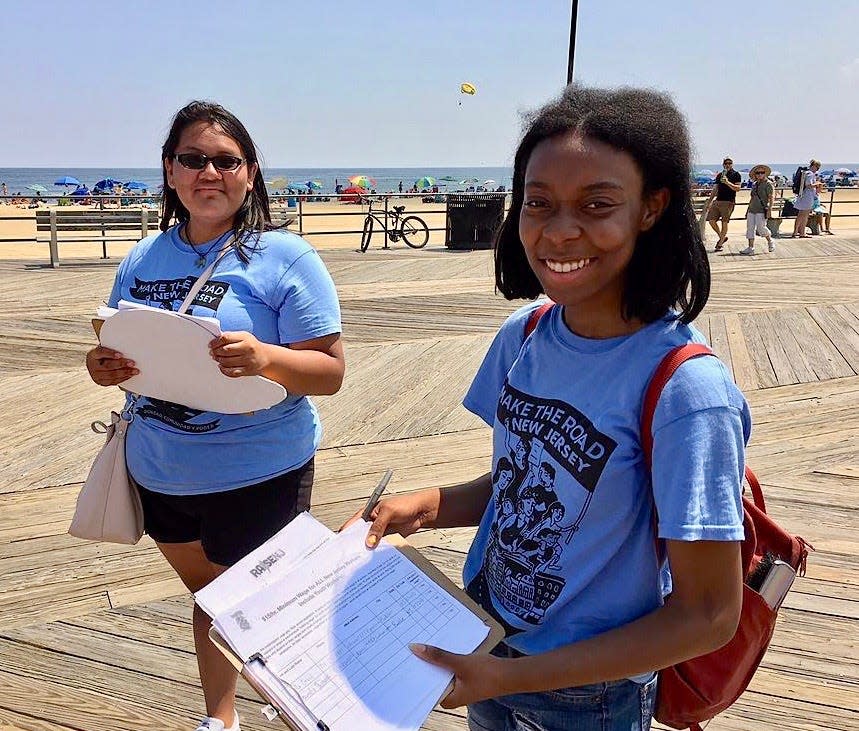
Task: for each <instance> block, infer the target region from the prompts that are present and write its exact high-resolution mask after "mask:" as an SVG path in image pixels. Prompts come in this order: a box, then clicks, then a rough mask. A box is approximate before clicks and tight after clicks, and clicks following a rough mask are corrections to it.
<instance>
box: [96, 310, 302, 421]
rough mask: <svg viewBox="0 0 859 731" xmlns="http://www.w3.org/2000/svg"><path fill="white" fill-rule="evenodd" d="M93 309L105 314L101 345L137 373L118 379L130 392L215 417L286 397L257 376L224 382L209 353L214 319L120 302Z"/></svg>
mask: <svg viewBox="0 0 859 731" xmlns="http://www.w3.org/2000/svg"><path fill="white" fill-rule="evenodd" d="M110 310H111V308H107V307H103V308H99V309H98V311H97V313H100V316H102V315H107V316H106V317H105V318H104V323H103V324H102V326H101V330H100V331H99V340H100V341H101V344H102V345H104V346H105V347H108V348H113V349H114V350H117V351H119V352H120V353H122V354H123V355H124V356H125V357H127V358H129V359H130V360H133V361H134V363H135V365H136V367H137V368H138V370H139V371H140V373H138V374H137V375H135V376H132V377H131V378H129V379H127V380H125V381H123V383H122V388H123V389H124V390H126V391H131V392H132V393H137V394H141V395H143V396H149V397H151V398H157V399H161V400H162V401H170V402H172V403H177V404H182V405H183V406H187V407H189V408H191V409H199V410H201V411H214V412H218V413H221V414H243V413H247V412H251V411H257V410H262V409H268V408H270V407H272V406H274V405H275V404H277V403H279V402H281V401H282V400H283V399H284V398H286V395H287V394H286V389H285V388H284V387H283V386H282V385H280V384H279V383H276V382H274V381H271V380H269V379H268V378H264V377H263V376H242V377H240V378H230V377H228V376H225V375H224V374H223V373H221V371H220V369H219V367H218V364H217V362H216V361H215V360H214V359H213V358H212V356H211V354H210V353H209V343H210V342H211V341H212V340H213V339H214V338H216V337H218V336H220V334H221V326H220V323H219V322H218V320H216V319H215V318H212V317H197V316H194V315H187V314H182V315H180V314H178V313H176V312H172V311H170V310H162V309H159V308H157V307H150V306H149V305H142V304H138V303H135V302H128V301H126V300H120V302H119V308H118V309H117V310H116V311H115V312H113V313H112V314H110Z"/></svg>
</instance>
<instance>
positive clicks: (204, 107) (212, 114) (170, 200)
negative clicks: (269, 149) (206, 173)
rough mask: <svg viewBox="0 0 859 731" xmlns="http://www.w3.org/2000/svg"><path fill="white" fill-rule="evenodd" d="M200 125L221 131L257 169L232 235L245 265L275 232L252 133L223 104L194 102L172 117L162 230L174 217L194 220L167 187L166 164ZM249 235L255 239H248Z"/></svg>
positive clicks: (163, 154)
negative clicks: (186, 133) (263, 239)
mask: <svg viewBox="0 0 859 731" xmlns="http://www.w3.org/2000/svg"><path fill="white" fill-rule="evenodd" d="M197 122H208V123H209V124H213V125H217V126H218V127H220V128H221V129H222V130H223V131H224V133H225V134H227V135H229V136H230V137H232V138H233V139H234V140H235V141H236V144H238V146H239V147H240V148H241V150H242V155H243V156H244V158H245V161H246V162H245V164H246V165H248V166H250V165H254V164H255V165H256V174H255V175H254V180H253V183H254V185H253V189H252V190H250V191H248V193H247V194H246V195H245V200H244V202H243V203H242V205H241V207H240V208H239V210H238V211H236V215H235V217H234V219H233V233H234V235H235V236H234V239H233V242H232V246H233V247H234V248H235V250H236V254H237V255H238V257H239V258H240V259H241V260H242V261H244V262H247V261H248V260H249V258H250V252H251V251H253V250H254V249H255V248H256V246H257V245H258V241H259V234H261V233H262V232H263V231H268V230H270V229H272V228H274V226H272V223H271V211H270V210H269V203H268V193H267V192H266V189H265V181H264V180H263V177H262V166H261V165H260V164H259V156H258V155H257V149H256V145H254V141H253V140H252V139H251V136H250V133H249V132H248V131H247V129H245V126H244V125H243V124H242V123H241V122H240V121H239V119H238V117H236V115H234V114H233V113H232V112H230V111H229V110H227V109H224V107H222V106H221V105H220V104H215V103H214V102H207V101H193V102H190V103H189V104H186V105H185V106H184V107H182V108H181V109H180V110H179V111H178V112H176V116H175V117H173V122H172V123H171V124H170V132H169V133H168V135H167V139H166V140H165V141H164V145H163V146H162V147H161V173H162V176H163V178H164V188H163V193H162V195H163V198H162V204H161V223H160V228H161V230H162V231H166V230H167V229H168V228H170V226H171V225H172V221H173V218H174V217H175V219H176V221H178V222H179V223H183V222H186V221H188V219H189V218H190V217H191V214H190V213H189V212H188V209H187V208H185V206H184V205H183V204H182V201H180V200H179V196H178V195H177V194H176V191H175V190H174V189H173V188H171V187H170V186H169V185H168V184H167V165H166V164H165V161H166V160H173V159H174V156H175V154H176V147H177V146H178V144H179V139H180V138H181V137H182V132H184V131H185V129H186V128H187V127H189V126H190V125H192V124H196V123H197ZM248 234H256V235H255V236H248Z"/></svg>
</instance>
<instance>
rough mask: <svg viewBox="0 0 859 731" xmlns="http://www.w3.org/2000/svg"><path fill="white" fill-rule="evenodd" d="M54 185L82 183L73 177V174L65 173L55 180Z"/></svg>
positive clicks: (76, 184)
mask: <svg viewBox="0 0 859 731" xmlns="http://www.w3.org/2000/svg"><path fill="white" fill-rule="evenodd" d="M54 185H75V186H78V185H82V183H81V181H80V180H78V179H77V178H73V177H72V176H71V175H63V177H62V178H59V179H58V180H55V181H54Z"/></svg>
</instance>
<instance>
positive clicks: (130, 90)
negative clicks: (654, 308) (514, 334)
mask: <svg viewBox="0 0 859 731" xmlns="http://www.w3.org/2000/svg"><path fill="white" fill-rule="evenodd" d="M570 4H571V3H570V2H569V1H568V0H563V1H561V0H529V1H525V0H426V1H425V2H415V1H413V0H400V1H399V2H389V1H388V0H371V1H369V2H367V1H357V0H348V1H344V0H318V1H315V0H301V1H300V2H293V1H290V2H285V1H284V2H280V1H279V2H263V1H261V0H242V1H241V2H240V1H238V0H233V1H232V2H226V1H222V0H172V1H171V2H164V1H163V0H159V1H157V2H156V1H152V2H149V1H147V0H130V1H129V0H119V2H104V1H103V0H99V1H97V2H93V1H91V0H62V1H55V0H40V1H39V2H15V3H11V2H10V3H4V4H3V7H2V10H0V37H2V39H3V41H2V45H0V58H2V68H3V69H4V71H3V73H2V79H3V81H2V87H0V88H2V91H3V94H4V97H5V99H4V104H3V112H2V115H0V167H30V166H69V167H73V166H87V167H91V166H128V167H156V166H157V165H158V150H159V148H160V145H161V143H162V141H163V137H164V135H165V133H166V130H167V127H168V124H169V120H170V117H171V115H172V114H173V112H175V110H176V109H177V108H179V107H180V106H181V105H182V104H184V103H185V102H186V101H188V100H190V99H192V98H209V99H215V100H217V101H219V102H221V103H222V104H224V105H225V106H227V107H228V108H230V109H232V110H233V111H234V112H235V113H236V114H237V115H238V116H239V117H240V118H241V119H242V120H243V121H244V122H245V124H246V125H247V127H248V128H249V129H250V131H251V133H252V135H253V136H254V138H255V140H256V142H257V144H258V146H259V147H260V149H261V151H262V153H263V156H264V159H265V161H266V163H267V165H268V166H270V167H334V166H373V167H383V166H420V165H434V166H448V165H461V166H476V165H507V164H510V163H511V160H512V154H513V150H514V147H515V143H516V141H517V138H518V135H519V132H520V122H521V119H520V115H521V112H522V111H524V110H528V109H531V108H533V107H535V106H537V105H539V104H540V103H542V102H543V101H545V100H547V99H548V98H550V97H551V96H553V95H555V94H556V93H558V92H559V90H560V89H561V87H562V85H563V83H564V82H565V79H566V70H567V48H568V41H569V19H570ZM735 8H736V9H735ZM857 31H859V1H857V0H828V1H827V2H824V3H811V2H807V1H805V0H755V1H749V2H744V3H742V4H739V3H738V4H736V5H734V4H731V3H716V4H714V3H706V2H700V3H696V2H689V1H688V0H650V1H649V2H639V1H638V0H580V3H579V25H578V40H577V48H576V78H577V79H578V80H581V81H583V82H586V83H592V84H599V85H612V86H613V85H619V84H636V85H645V86H653V87H657V88H660V89H663V90H666V91H669V92H670V93H672V94H673V95H674V96H675V98H676V99H677V101H678V102H679V104H680V106H681V107H682V108H683V110H684V111H685V112H686V114H687V116H688V119H689V122H690V126H691V129H692V134H693V138H694V141H695V146H696V159H697V160H698V161H699V162H715V161H719V160H721V158H722V157H723V155H724V154H730V155H732V156H733V157H734V158H735V160H737V161H738V162H739V161H744V162H754V161H758V160H761V161H770V162H783V161H799V160H807V159H808V158H809V157H811V156H814V157H818V158H821V159H822V160H823V161H824V162H826V161H830V162H849V161H856V160H859V145H857V136H856V132H855V129H856V126H857V123H859V93H857V89H859V33H857ZM462 81H469V82H471V83H473V84H474V85H475V86H476V87H477V89H478V93H477V95H476V96H474V97H464V96H463V97H460V94H459V84H460V82H462ZM460 100H461V101H462V105H461V106H459V105H458V102H459V101H460Z"/></svg>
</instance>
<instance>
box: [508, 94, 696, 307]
mask: <svg viewBox="0 0 859 731" xmlns="http://www.w3.org/2000/svg"><path fill="white" fill-rule="evenodd" d="M568 133H574V134H576V135H580V136H582V137H588V138H590V139H593V140H598V141H599V142H602V143H605V144H607V145H611V146H612V147H614V148H615V149H617V150H622V151H624V152H626V153H627V154H628V155H629V156H630V157H632V159H633V160H634V161H635V163H636V165H637V166H638V169H639V171H640V172H641V177H642V180H643V194H644V195H645V196H646V195H648V194H650V193H652V192H654V191H657V190H660V189H662V188H667V189H668V191H669V193H670V199H669V202H668V205H667V207H666V208H665V210H664V211H663V212H662V215H661V216H660V217H659V220H658V221H657V222H656V223H655V224H654V225H653V226H652V227H651V228H650V229H649V230H647V231H642V232H641V233H640V234H639V235H638V239H637V241H636V244H635V250H634V252H633V255H632V259H631V260H630V262H629V265H628V267H627V269H626V281H625V286H624V290H623V299H622V305H621V306H622V313H623V316H624V318H626V319H633V318H637V319H640V320H642V321H643V322H653V321H655V320H658V319H659V318H661V317H664V316H665V314H666V313H667V312H668V310H669V309H671V308H672V307H674V308H677V309H678V311H679V315H680V319H681V320H682V321H683V322H686V323H688V322H691V321H692V320H694V319H695V318H696V317H697V316H698V314H699V313H700V312H701V310H702V309H703V308H704V305H705V304H706V303H707V298H708V297H709V294H710V264H709V261H708V260H707V252H706V250H705V248H704V241H703V237H702V235H701V230H700V228H699V227H698V222H697V220H696V218H695V213H694V211H693V209H692V199H691V193H692V191H691V170H692V167H691V165H692V163H691V150H690V144H689V134H688V131H687V129H686V121H685V120H684V118H683V115H682V114H681V113H680V111H679V110H678V109H677V107H676V106H675V105H674V103H673V101H672V100H671V99H670V97H668V96H667V95H666V94H662V93H659V92H656V91H652V90H648V89H634V88H628V87H624V88H619V89H596V88H589V87H585V86H580V85H578V84H571V85H570V86H568V87H567V88H566V89H565V90H564V92H563V94H562V95H561V96H560V97H559V98H558V99H556V100H554V101H552V102H549V103H548V104H546V105H545V106H544V107H542V108H541V109H539V110H538V111H537V112H536V113H534V114H533V115H531V117H530V118H529V120H528V123H527V128H526V131H525V134H524V136H523V137H522V141H521V142H520V143H519V147H518V149H517V150H516V157H515V160H514V164H513V199H512V203H511V205H510V210H509V212H508V213H507V217H506V218H505V219H504V222H503V224H502V225H501V228H500V230H499V231H498V235H497V237H496V241H495V286H496V287H497V289H498V291H500V292H501V293H502V294H503V295H504V296H505V297H506V298H507V299H523V298H524V299H533V298H535V297H537V296H538V295H540V294H541V293H542V292H543V289H542V286H541V284H540V282H539V280H538V279H537V277H536V275H535V274H534V272H533V271H532V270H531V267H530V266H529V264H528V260H527V258H526V256H525V249H524V248H523V246H522V240H521V239H520V238H519V216H520V214H521V212H522V204H523V200H524V187H525V170H526V168H527V167H528V161H529V159H530V158H531V153H532V152H533V151H534V148H535V147H536V146H537V145H538V144H539V143H540V142H542V141H543V140H546V139H549V138H552V137H558V136H560V135H564V134H568Z"/></svg>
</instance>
